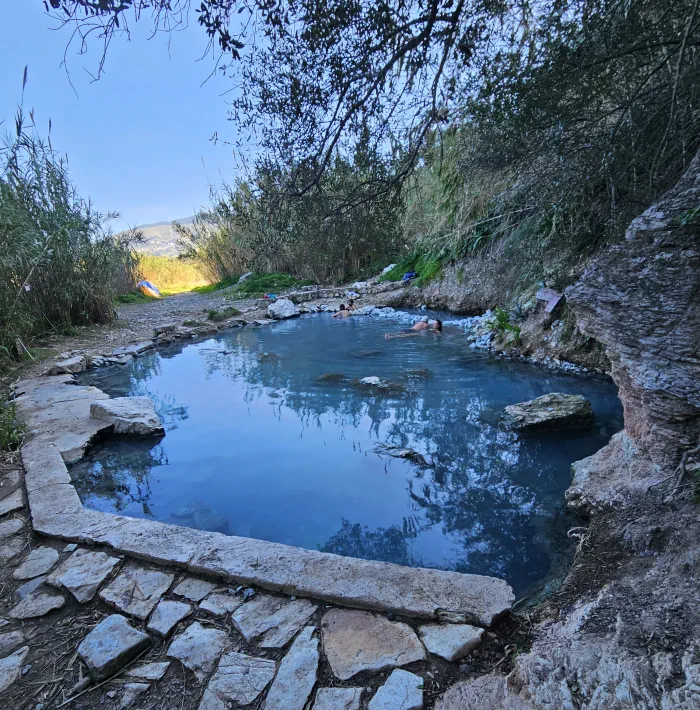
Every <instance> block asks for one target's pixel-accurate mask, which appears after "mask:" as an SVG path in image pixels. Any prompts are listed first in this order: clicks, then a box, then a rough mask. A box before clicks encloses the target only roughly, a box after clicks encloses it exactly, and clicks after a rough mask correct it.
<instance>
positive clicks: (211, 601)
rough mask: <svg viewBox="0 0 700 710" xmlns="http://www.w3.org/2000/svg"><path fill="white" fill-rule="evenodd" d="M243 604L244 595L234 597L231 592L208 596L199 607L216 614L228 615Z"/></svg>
mask: <svg viewBox="0 0 700 710" xmlns="http://www.w3.org/2000/svg"><path fill="white" fill-rule="evenodd" d="M241 604H243V597H234V596H233V595H231V594H212V595H211V596H209V597H207V598H206V599H205V600H204V601H203V602H201V604H200V605H199V608H200V609H202V610H203V611H206V612H209V613H210V614H213V615H214V616H226V614H230V613H231V612H233V611H235V610H236V609H238V607H239V606H241Z"/></svg>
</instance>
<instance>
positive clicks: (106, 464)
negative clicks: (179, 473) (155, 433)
mask: <svg viewBox="0 0 700 710" xmlns="http://www.w3.org/2000/svg"><path fill="white" fill-rule="evenodd" d="M161 440H162V437H161V438H153V437H149V438H147V439H135V440H129V441H125V440H118V441H113V442H110V443H109V444H108V445H104V446H97V447H96V448H95V449H94V450H93V451H92V452H91V453H90V455H89V456H88V457H87V458H86V459H84V460H83V461H81V462H80V463H78V464H76V465H75V466H73V467H72V468H71V470H70V475H71V478H72V479H73V485H74V486H75V488H76V490H77V491H78V495H79V496H80V499H81V500H82V501H86V500H89V499H90V498H91V497H94V498H98V499H102V500H108V501H110V503H111V504H112V505H113V506H114V510H116V511H122V510H125V509H126V508H127V507H129V506H130V505H131V504H132V503H136V504H138V505H139V506H140V508H141V510H142V511H143V513H144V515H148V516H150V515H151V509H150V505H149V500H150V497H151V476H152V474H153V469H154V468H157V467H159V466H166V465H167V464H168V458H167V456H166V455H165V452H164V450H163V447H162V445H161V444H160V443H159V442H160V441H161ZM157 442H158V443H157Z"/></svg>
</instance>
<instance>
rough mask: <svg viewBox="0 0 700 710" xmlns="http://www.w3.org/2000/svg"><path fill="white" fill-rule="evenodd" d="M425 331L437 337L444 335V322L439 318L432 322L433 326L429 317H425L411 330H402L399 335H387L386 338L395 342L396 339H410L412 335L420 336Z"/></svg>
mask: <svg viewBox="0 0 700 710" xmlns="http://www.w3.org/2000/svg"><path fill="white" fill-rule="evenodd" d="M423 331H428V332H431V333H435V334H436V335H442V321H441V320H440V319H439V318H438V319H436V320H434V321H432V324H431V322H430V321H429V320H428V316H423V317H422V318H421V319H420V320H419V321H418V322H417V323H415V324H414V325H413V326H412V327H411V328H406V329H405V330H400V331H399V332H398V333H385V335H384V337H385V338H386V339H387V340H393V339H394V338H410V337H411V336H412V335H420V334H421V333H422V332H423Z"/></svg>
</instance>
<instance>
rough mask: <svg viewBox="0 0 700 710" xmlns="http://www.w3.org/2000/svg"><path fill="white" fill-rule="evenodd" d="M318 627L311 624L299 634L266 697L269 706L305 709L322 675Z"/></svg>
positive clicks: (279, 709) (271, 709)
mask: <svg viewBox="0 0 700 710" xmlns="http://www.w3.org/2000/svg"><path fill="white" fill-rule="evenodd" d="M314 631H316V629H315V627H313V626H307V627H306V628H305V629H304V630H303V631H302V632H301V633H300V634H299V636H297V638H296V640H295V641H294V643H293V644H292V646H291V648H290V649H289V651H288V652H287V655H286V656H285V657H284V658H283V659H282V662H281V663H280V667H279V670H278V671H277V675H276V676H275V680H274V681H273V682H272V687H271V688H270V692H269V693H268V694H267V698H266V699H265V710H304V708H305V707H306V702H307V700H308V699H309V696H310V695H311V691H312V690H313V689H314V685H316V678H317V676H318V659H319V651H318V639H317V638H314V637H313V633H314Z"/></svg>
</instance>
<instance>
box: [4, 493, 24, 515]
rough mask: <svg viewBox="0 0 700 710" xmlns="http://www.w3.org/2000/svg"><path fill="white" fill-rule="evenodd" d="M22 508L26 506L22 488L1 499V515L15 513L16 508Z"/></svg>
mask: <svg viewBox="0 0 700 710" xmlns="http://www.w3.org/2000/svg"><path fill="white" fill-rule="evenodd" d="M22 508H24V497H23V496H22V489H21V488H18V489H17V490H16V491H13V492H12V493H10V495H8V496H5V498H3V499H2V500H0V516H2V515H7V514H8V513H14V511H15V510H21V509H22Z"/></svg>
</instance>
